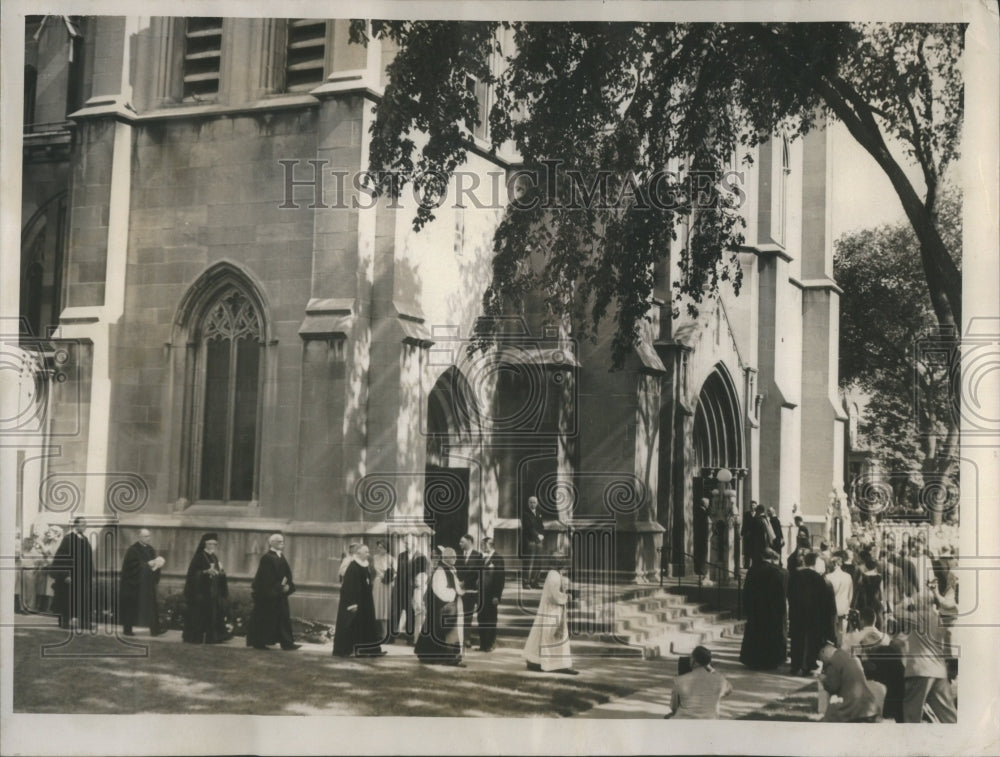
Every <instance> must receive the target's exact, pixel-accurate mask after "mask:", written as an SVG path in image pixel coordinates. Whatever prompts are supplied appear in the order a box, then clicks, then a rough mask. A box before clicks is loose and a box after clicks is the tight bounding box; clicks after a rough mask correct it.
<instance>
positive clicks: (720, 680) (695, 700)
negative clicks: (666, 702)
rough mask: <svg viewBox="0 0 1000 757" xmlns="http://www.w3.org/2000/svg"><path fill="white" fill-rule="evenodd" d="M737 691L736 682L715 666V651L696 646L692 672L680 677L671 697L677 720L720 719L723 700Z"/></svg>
mask: <svg viewBox="0 0 1000 757" xmlns="http://www.w3.org/2000/svg"><path fill="white" fill-rule="evenodd" d="M732 693H733V685H732V684H731V683H729V681H727V680H726V677H725V676H724V675H722V673H719V672H718V671H716V670H715V668H713V667H712V652H711V651H710V650H709V649H707V648H705V647H700V646H699V647H695V648H694V650H693V651H692V652H691V672H690V673H685V674H684V675H682V676H678V677H677V680H675V681H674V691H673V694H672V695H671V697H670V710H671V713H670V714H669V715H667V716H666V717H668V718H672V719H674V720H695V719H699V720H718V719H719V703H720V702H721V701H722V698H723V697H728V696H729V695H730V694H732Z"/></svg>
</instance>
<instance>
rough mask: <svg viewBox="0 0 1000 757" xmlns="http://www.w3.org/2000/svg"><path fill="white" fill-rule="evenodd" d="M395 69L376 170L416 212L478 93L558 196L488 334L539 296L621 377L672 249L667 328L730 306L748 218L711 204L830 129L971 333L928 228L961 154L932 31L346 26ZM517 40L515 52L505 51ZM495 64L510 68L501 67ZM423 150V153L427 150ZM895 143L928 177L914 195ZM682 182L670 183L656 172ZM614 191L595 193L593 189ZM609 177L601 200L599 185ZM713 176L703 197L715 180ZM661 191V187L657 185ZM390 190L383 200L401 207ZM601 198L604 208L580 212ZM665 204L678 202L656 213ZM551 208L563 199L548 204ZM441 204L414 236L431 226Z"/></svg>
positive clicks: (446, 168) (951, 97) (948, 52)
mask: <svg viewBox="0 0 1000 757" xmlns="http://www.w3.org/2000/svg"><path fill="white" fill-rule="evenodd" d="M369 34H371V35H374V36H375V37H381V38H385V39H389V40H392V41H393V42H395V43H396V44H397V45H398V46H399V51H398V53H397V55H396V56H395V58H394V60H393V61H392V62H391V63H390V65H389V68H388V84H387V86H386V88H385V94H384V96H383V98H382V100H381V103H380V104H379V106H378V108H377V116H376V119H375V122H374V124H373V127H372V131H373V140H372V146H371V159H370V162H371V168H372V169H373V170H374V171H393V172H399V173H402V174H403V175H404V177H407V176H409V177H412V181H413V182H414V184H415V185H416V187H417V189H418V190H419V191H420V193H421V195H422V196H425V197H427V198H429V199H430V200H434V199H435V198H442V197H444V195H445V194H446V192H447V186H448V178H449V177H450V176H451V175H452V172H453V171H454V170H455V169H456V168H457V167H459V166H460V165H461V164H462V163H463V162H464V161H465V159H466V155H467V152H468V150H469V149H470V148H472V147H473V145H474V140H473V137H472V134H471V129H472V128H473V127H474V126H475V125H477V124H478V123H479V114H478V103H477V100H476V96H475V89H474V87H470V86H469V82H470V81H472V80H475V81H479V82H483V83H486V84H488V85H489V86H490V87H492V88H493V90H494V92H495V97H494V98H493V103H492V107H491V108H490V110H489V124H490V135H491V140H492V145H493V148H494V149H497V148H499V147H500V145H502V144H503V143H505V142H507V141H508V140H510V141H511V142H512V143H513V146H514V147H515V148H516V150H517V152H518V154H519V156H520V158H521V160H522V163H523V167H524V168H525V169H526V170H528V171H534V172H538V174H539V175H546V173H547V171H549V170H550V168H551V166H552V165H553V164H554V162H558V164H559V166H560V169H561V170H560V172H559V178H558V179H555V180H553V181H547V182H541V183H540V184H541V186H529V187H528V189H527V190H526V196H525V197H524V198H522V200H523V204H524V205H526V206H527V205H531V201H532V200H533V199H539V198H537V197H535V196H533V193H535V194H537V193H539V192H542V191H544V192H545V193H546V197H544V198H540V199H543V200H547V201H544V202H538V203H537V204H535V205H533V206H531V207H530V208H529V209H523V210H516V211H512V212H508V213H507V214H506V215H505V217H504V219H503V221H502V222H501V224H500V226H499V227H498V229H497V231H496V234H495V237H494V252H495V257H494V269H493V280H492V281H491V283H490V285H489V287H488V289H487V291H486V293H485V295H484V303H483V304H484V310H485V313H486V315H500V314H501V313H503V312H504V310H505V308H507V307H510V306H511V305H513V304H516V303H517V302H519V301H521V300H523V298H524V297H525V296H526V295H527V293H528V292H529V291H532V290H534V291H540V292H541V293H542V294H543V296H544V301H545V305H546V307H547V309H548V310H549V312H550V313H551V314H552V315H553V316H555V317H563V316H569V317H571V319H572V322H573V324H574V328H575V329H576V332H577V334H578V335H581V336H583V335H587V334H588V333H593V330H594V329H596V326H597V324H598V323H600V322H601V321H602V320H603V319H604V318H605V317H606V316H608V315H611V316H612V317H613V318H614V321H615V324H616V328H615V337H614V341H613V344H612V353H613V359H614V362H615V363H616V364H619V365H620V364H621V362H622V360H623V358H624V356H625V355H626V354H627V352H628V351H629V350H630V349H631V347H632V346H633V345H634V344H635V343H636V340H637V339H638V335H639V328H640V323H641V321H642V320H643V319H644V318H648V317H649V314H650V311H651V305H652V304H653V300H652V294H653V287H654V271H655V267H656V265H657V264H658V263H660V262H662V261H665V260H666V259H667V257H668V255H669V251H670V249H671V243H673V242H677V245H676V247H677V248H678V249H679V254H678V259H677V261H676V262H677V263H678V265H679V269H680V275H679V277H677V280H676V281H673V282H672V287H673V309H674V312H675V315H676V314H677V312H678V309H679V308H680V307H682V306H683V307H686V308H688V309H689V310H691V311H692V312H696V311H697V307H698V304H699V303H700V302H701V301H702V300H703V298H704V297H711V296H713V295H714V294H716V293H717V291H718V287H719V286H720V285H721V284H722V282H724V281H727V280H729V281H731V282H732V283H733V285H734V286H735V287H736V288H737V289H738V287H739V284H740V279H739V268H738V266H737V265H736V260H735V253H736V251H738V250H739V248H740V246H741V245H742V244H743V236H742V229H743V220H742V218H741V216H740V209H739V202H738V201H737V200H736V196H734V195H733V194H732V193H727V192H725V191H722V190H721V189H720V187H721V186H723V184H722V179H723V177H724V174H725V171H726V170H727V168H728V167H729V166H730V165H731V163H732V159H733V155H734V154H739V155H740V156H741V157H742V158H743V159H744V160H749V154H750V149H749V148H751V147H753V146H754V145H756V144H757V143H759V142H760V140H761V139H763V138H766V137H767V136H768V135H771V134H774V133H776V132H779V131H783V132H785V133H787V134H790V135H792V136H796V135H802V134H804V133H805V132H807V131H808V130H809V129H810V128H813V127H814V126H816V125H820V124H822V123H824V122H825V119H826V118H827V117H832V118H839V119H841V120H842V121H843V122H844V123H845V124H846V126H847V128H848V130H849V131H850V133H851V134H852V135H853V136H854V138H855V139H856V140H857V141H858V142H859V143H860V144H861V145H862V146H863V147H864V148H865V149H866V150H868V152H869V153H870V154H871V155H872V156H873V157H874V159H875V160H876V161H877V162H878V163H879V165H880V166H881V167H882V168H883V170H884V171H885V172H886V174H887V176H888V177H889V179H890V181H891V182H892V184H893V187H894V188H895V189H896V192H897V193H898V194H899V197H900V200H901V202H902V204H903V207H904V210H905V212H906V213H907V216H908V218H909V220H910V222H911V226H912V228H913V229H914V232H915V235H916V237H917V239H918V242H919V244H918V246H917V248H916V254H918V255H919V259H920V264H921V267H922V270H923V273H924V277H925V279H926V285H927V286H928V287H929V290H930V293H931V302H932V305H933V308H934V313H935V316H936V318H937V320H938V322H939V323H940V324H952V325H953V324H956V323H958V322H960V317H961V310H960V308H961V278H960V276H959V273H958V269H957V267H956V266H955V265H954V261H953V260H952V259H951V257H950V256H949V255H948V253H947V250H946V248H945V245H944V242H943V240H942V238H941V233H940V230H939V229H938V227H937V225H936V224H935V221H934V217H935V216H934V211H935V206H936V202H937V196H938V188H939V186H940V181H941V177H942V175H943V174H944V172H945V171H946V169H947V167H948V165H949V164H950V163H951V162H952V161H954V160H955V158H956V157H957V154H958V140H959V133H960V130H961V121H962V109H963V104H962V94H961V93H962V86H961V74H960V69H959V58H960V55H961V50H962V40H963V31H962V28H961V27H960V26H956V25H928V24H867V25H859V24H841V23H836V24H718V23H713V24H667V23H580V22H575V23H536V22H531V23H527V22H525V23H521V22H488V21H482V22H457V21H374V22H371V24H370V26H369V25H367V24H365V23H364V22H354V24H353V25H352V35H353V38H354V39H355V40H356V41H363V40H366V39H368V35H369ZM505 36H506V37H507V38H508V39H509V41H510V42H512V44H506V45H505V44H501V40H502V39H504V37H505ZM497 59H501V60H502V65H499V66H497V65H493V64H494V63H495V62H496V61H497ZM415 133H422V134H424V135H426V139H425V140H424V141H422V143H421V147H420V148H419V149H418V148H417V141H416V140H415V139H414V134H415ZM887 138H892V139H895V140H897V141H901V142H902V143H903V144H904V145H905V149H906V155H907V158H908V159H911V160H914V161H916V162H917V163H919V165H920V167H921V171H922V175H923V179H924V184H925V187H924V188H923V190H922V191H918V190H917V188H915V187H914V186H913V185H912V184H911V182H910V181H909V179H908V178H907V176H906V173H905V172H904V171H903V168H902V166H900V165H899V163H898V162H897V161H896V160H895V158H894V157H893V156H892V154H891V153H890V152H889V149H888V147H887V144H886V140H887ZM664 169H671V170H672V172H673V173H672V174H671V175H670V177H669V178H668V180H667V181H666V182H665V183H664V182H663V176H662V172H663V171H664ZM602 172H603V174H602ZM601 175H604V176H606V178H607V181H606V183H604V184H598V183H594V182H595V179H596V178H597V177H598V176H601ZM705 177H708V180H707V181H706V180H705ZM657 182H659V183H657ZM401 188H402V184H401V183H399V182H398V181H397V182H393V183H392V184H391V185H388V186H386V187H384V189H385V190H386V191H389V192H393V193H395V192H398V191H399V190H400V189H401ZM581 188H596V189H595V191H596V194H597V196H598V198H599V199H601V200H604V201H603V202H593V201H591V202H589V203H586V202H583V203H581V202H580V201H579V199H580V195H581ZM664 192H668V193H669V195H670V197H671V198H673V200H672V201H671V202H668V203H663V202H652V201H651V199H652V198H655V197H656V196H659V197H662V196H663V194H664ZM550 195H554V196H550ZM433 204H434V203H433V202H429V203H427V204H426V205H425V206H422V207H421V208H420V209H419V210H418V212H417V215H416V217H415V219H414V225H415V227H416V228H418V229H419V228H420V227H421V226H423V225H424V224H425V223H426V222H427V221H429V220H430V219H431V218H432V217H433V210H432V207H433Z"/></svg>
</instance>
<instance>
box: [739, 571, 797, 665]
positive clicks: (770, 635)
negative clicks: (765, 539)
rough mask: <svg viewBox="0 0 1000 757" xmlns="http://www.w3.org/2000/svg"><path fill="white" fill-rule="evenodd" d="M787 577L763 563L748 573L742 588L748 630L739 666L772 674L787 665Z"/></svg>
mask: <svg viewBox="0 0 1000 757" xmlns="http://www.w3.org/2000/svg"><path fill="white" fill-rule="evenodd" d="M787 581H788V574H787V573H785V571H783V570H782V569H781V568H779V567H778V566H777V565H774V564H772V563H769V562H764V563H761V564H759V565H755V566H753V567H751V568H750V570H748V571H747V577H746V583H745V584H744V585H743V609H744V611H745V612H746V618H747V623H746V630H745V631H744V632H743V645H742V647H741V648H740V662H742V663H743V664H744V665H746V666H747V667H748V668H750V669H752V670H773V669H774V668H776V667H778V666H779V665H781V664H782V663H783V662H784V661H785V656H786V652H787V646H786V641H785V590H786V585H787Z"/></svg>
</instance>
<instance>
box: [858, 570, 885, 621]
mask: <svg viewBox="0 0 1000 757" xmlns="http://www.w3.org/2000/svg"><path fill="white" fill-rule="evenodd" d="M853 605H854V609H855V610H857V611H858V612H859V613H860V612H861V611H862V610H863V609H865V608H871V610H872V612H874V613H875V627H876V628H878V629H879V630H880V631H885V623H884V621H883V618H882V610H883V599H882V574H881V572H880V571H879V565H878V563H877V562H876V561H875V558H874V557H872V554H871V552H867V551H866V552H864V553H863V554H862V555H861V570H860V571H858V575H857V578H856V580H855V585H854V601H853Z"/></svg>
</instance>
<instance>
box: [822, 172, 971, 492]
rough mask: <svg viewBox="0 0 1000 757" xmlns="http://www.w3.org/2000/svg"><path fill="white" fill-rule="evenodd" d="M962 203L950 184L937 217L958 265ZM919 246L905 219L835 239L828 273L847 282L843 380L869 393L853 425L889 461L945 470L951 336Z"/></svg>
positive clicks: (951, 411) (949, 446)
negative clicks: (943, 324) (932, 295)
mask: <svg viewBox="0 0 1000 757" xmlns="http://www.w3.org/2000/svg"><path fill="white" fill-rule="evenodd" d="M960 208H961V203H960V201H959V199H958V197H957V195H956V194H955V193H954V192H949V193H948V194H946V195H944V196H943V198H942V199H941V201H940V203H939V206H938V213H937V218H936V222H937V224H938V227H939V228H940V229H941V231H942V235H943V239H944V240H945V244H946V245H947V247H948V249H949V250H951V251H952V254H953V259H954V261H955V262H956V265H958V264H960V261H961V220H960V219H961V213H960ZM918 245H919V242H918V241H917V239H916V236H915V234H914V233H913V229H912V228H911V227H910V226H908V225H906V224H896V225H886V226H881V227H879V228H876V229H865V230H862V231H857V232H853V233H850V234H846V235H844V236H843V237H841V238H840V239H839V240H837V243H836V253H835V255H834V275H835V277H836V279H837V281H838V283H839V284H840V285H841V287H842V288H843V290H844V294H843V295H842V296H841V316H840V382H841V385H842V386H844V387H857V388H858V389H860V390H861V391H862V392H863V393H864V394H865V395H867V397H868V404H867V408H866V410H865V413H864V417H863V420H862V423H861V426H860V431H861V432H862V433H863V434H864V435H865V437H866V438H867V441H868V443H869V446H870V447H871V449H872V451H873V452H874V453H875V455H876V457H878V458H879V459H880V460H881V461H882V463H883V464H884V466H885V467H886V468H887V469H888V470H890V471H893V472H896V473H911V474H913V473H920V474H926V473H934V474H943V473H946V472H948V471H949V470H950V469H951V468H952V467H953V466H954V460H955V457H956V451H957V450H956V445H957V442H958V427H957V417H958V416H957V412H956V408H955V406H954V405H955V397H954V395H953V385H952V380H953V373H952V360H951V358H950V354H951V353H952V352H954V350H955V347H956V344H955V341H954V334H953V333H951V332H950V331H949V332H944V333H942V331H941V329H940V327H939V325H938V322H937V318H936V317H935V315H934V308H933V305H932V303H931V300H930V296H929V294H928V291H927V285H926V282H925V281H924V277H923V271H922V269H921V266H920V258H919V255H917V254H916V252H915V251H916V248H917V247H918ZM945 356H949V357H945Z"/></svg>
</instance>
